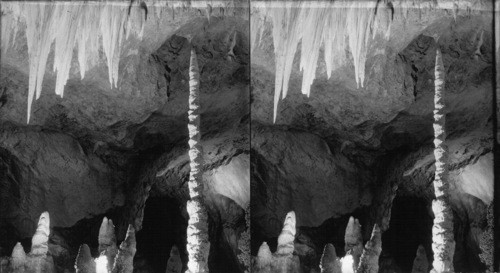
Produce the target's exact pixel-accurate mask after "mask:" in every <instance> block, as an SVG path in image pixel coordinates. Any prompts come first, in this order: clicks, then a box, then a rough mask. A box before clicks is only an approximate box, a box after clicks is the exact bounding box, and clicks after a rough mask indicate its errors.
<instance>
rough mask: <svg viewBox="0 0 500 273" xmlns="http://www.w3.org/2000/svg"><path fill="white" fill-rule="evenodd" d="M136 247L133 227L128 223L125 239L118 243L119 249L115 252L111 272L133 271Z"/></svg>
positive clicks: (126, 272)
mask: <svg viewBox="0 0 500 273" xmlns="http://www.w3.org/2000/svg"><path fill="white" fill-rule="evenodd" d="M136 251H137V248H136V241H135V229H134V227H133V226H132V225H128V229H127V235H126V236H125V240H123V242H122V243H121V244H120V250H118V254H116V258H115V261H114V264H113V270H112V271H111V272H112V273H132V272H133V271H134V256H135V252H136Z"/></svg>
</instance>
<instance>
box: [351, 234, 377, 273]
mask: <svg viewBox="0 0 500 273" xmlns="http://www.w3.org/2000/svg"><path fill="white" fill-rule="evenodd" d="M381 252H382V234H381V232H380V228H379V227H378V225H377V224H375V226H373V231H372V236H371V237H370V240H369V241H368V242H367V243H366V246H365V249H364V250H363V254H361V258H360V259H359V266H358V270H357V271H356V272H357V273H378V269H379V266H378V259H379V257H380V253H381Z"/></svg>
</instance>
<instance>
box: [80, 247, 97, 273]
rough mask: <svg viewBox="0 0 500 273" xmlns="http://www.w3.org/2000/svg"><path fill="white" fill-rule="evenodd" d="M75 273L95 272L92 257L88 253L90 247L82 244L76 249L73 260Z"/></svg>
mask: <svg viewBox="0 0 500 273" xmlns="http://www.w3.org/2000/svg"><path fill="white" fill-rule="evenodd" d="M75 269H76V273H96V265H95V261H94V259H92V256H91V255H90V248H89V246H88V245H86V244H83V245H81V246H80V249H79V250H78V255H77V256H76V262H75Z"/></svg>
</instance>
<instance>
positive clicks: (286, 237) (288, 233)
mask: <svg viewBox="0 0 500 273" xmlns="http://www.w3.org/2000/svg"><path fill="white" fill-rule="evenodd" d="M295 223H296V219H295V212H293V211H290V212H289V213H287V215H286V217H285V222H284V224H283V229H282V230H281V234H280V236H279V237H278V249H277V250H276V254H279V255H290V254H293V250H294V244H293V242H294V240H295V232H296V229H295Z"/></svg>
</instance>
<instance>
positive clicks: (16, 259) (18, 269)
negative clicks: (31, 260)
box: [10, 242, 27, 273]
mask: <svg viewBox="0 0 500 273" xmlns="http://www.w3.org/2000/svg"><path fill="white" fill-rule="evenodd" d="M26 263H27V258H26V252H24V248H23V246H22V245H21V243H19V242H18V243H17V244H16V246H15V247H14V249H13V250H12V255H11V259H10V267H11V270H12V272H14V273H23V272H25V270H26V269H25V267H26Z"/></svg>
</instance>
